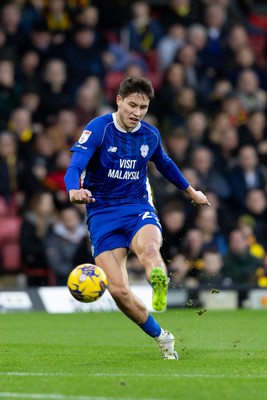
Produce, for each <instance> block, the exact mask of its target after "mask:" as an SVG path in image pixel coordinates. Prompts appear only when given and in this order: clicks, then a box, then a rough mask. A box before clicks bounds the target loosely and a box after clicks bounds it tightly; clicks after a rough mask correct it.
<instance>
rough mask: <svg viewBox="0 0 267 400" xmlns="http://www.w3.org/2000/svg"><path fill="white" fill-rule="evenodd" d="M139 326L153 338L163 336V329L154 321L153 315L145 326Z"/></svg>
mask: <svg viewBox="0 0 267 400" xmlns="http://www.w3.org/2000/svg"><path fill="white" fill-rule="evenodd" d="M139 326H140V328H141V329H143V331H144V332H145V333H147V334H148V335H149V336H151V337H153V338H155V337H158V336H159V335H160V334H161V327H160V325H159V324H158V323H157V322H156V321H155V320H154V318H153V317H152V315H151V314H149V316H148V318H147V320H146V322H145V323H144V324H140V325H139Z"/></svg>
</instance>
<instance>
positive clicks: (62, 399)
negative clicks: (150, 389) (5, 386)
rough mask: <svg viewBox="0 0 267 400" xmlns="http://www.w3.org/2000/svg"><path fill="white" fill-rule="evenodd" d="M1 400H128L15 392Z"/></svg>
mask: <svg viewBox="0 0 267 400" xmlns="http://www.w3.org/2000/svg"><path fill="white" fill-rule="evenodd" d="M0 398H4V399H7V398H9V399H27V400H29V399H33V400H126V398H125V397H124V398H121V397H95V396H93V397H92V396H68V395H64V394H45V393H15V392H0ZM127 400H158V399H148V398H143V399H140V398H138V399H137V398H129V397H127Z"/></svg>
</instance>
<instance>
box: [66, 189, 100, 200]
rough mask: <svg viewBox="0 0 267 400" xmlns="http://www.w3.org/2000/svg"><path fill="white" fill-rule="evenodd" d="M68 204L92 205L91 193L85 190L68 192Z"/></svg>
mask: <svg viewBox="0 0 267 400" xmlns="http://www.w3.org/2000/svg"><path fill="white" fill-rule="evenodd" d="M69 198H70V202H71V203H74V204H86V203H94V202H95V199H94V198H93V197H92V193H91V192H90V190H87V189H79V190H77V189H72V190H70V191H69Z"/></svg>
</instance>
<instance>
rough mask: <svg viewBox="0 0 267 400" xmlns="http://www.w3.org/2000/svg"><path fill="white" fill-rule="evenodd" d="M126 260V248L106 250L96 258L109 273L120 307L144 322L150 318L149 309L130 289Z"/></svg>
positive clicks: (125, 312)
mask: <svg viewBox="0 0 267 400" xmlns="http://www.w3.org/2000/svg"><path fill="white" fill-rule="evenodd" d="M126 260H127V249H126V248H116V249H114V250H109V251H104V252H103V253H101V254H99V255H98V256H97V257H96V258H95V262H96V264H97V265H99V266H100V267H101V268H102V269H103V270H104V271H105V273H106V275H107V278H108V290H109V292H110V294H111V296H112V297H113V299H114V300H115V302H116V304H117V306H118V307H119V309H120V310H121V311H122V312H123V313H124V314H126V315H127V316H128V317H129V318H130V319H131V320H133V321H134V322H136V323H137V324H142V323H144V322H145V321H146V320H147V318H148V311H147V309H146V307H145V305H144V304H143V302H142V301H141V300H140V299H139V298H138V297H136V296H135V295H134V294H133V292H132V291H131V289H130V286H129V281H128V274H127V269H126Z"/></svg>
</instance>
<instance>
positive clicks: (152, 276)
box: [130, 224, 178, 360]
mask: <svg viewBox="0 0 267 400" xmlns="http://www.w3.org/2000/svg"><path fill="white" fill-rule="evenodd" d="M161 243H162V235H161V231H160V229H159V228H158V226H157V225H153V224H147V225H144V226H143V227H142V228H140V229H139V231H137V233H136V234H135V236H134V237H133V239H132V242H131V247H130V248H131V251H132V252H134V253H135V254H136V255H137V256H138V258H139V260H140V262H141V264H142V265H143V266H144V268H145V272H146V276H147V280H148V281H149V282H151V286H152V289H153V293H152V305H153V308H154V309H155V310H156V311H163V310H164V309H165V308H166V306H167V292H168V285H169V280H168V278H167V275H166V272H167V269H166V265H165V263H164V261H163V259H162V256H161V253H160V247H161ZM147 323H149V319H148V320H147ZM155 340H156V341H157V343H158V346H159V349H160V351H161V354H162V356H163V358H164V359H166V360H177V359H178V354H177V351H176V350H175V348H174V346H175V338H174V336H173V335H172V334H171V333H170V332H168V331H165V330H163V329H161V332H160V334H159V335H158V336H157V337H155Z"/></svg>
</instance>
